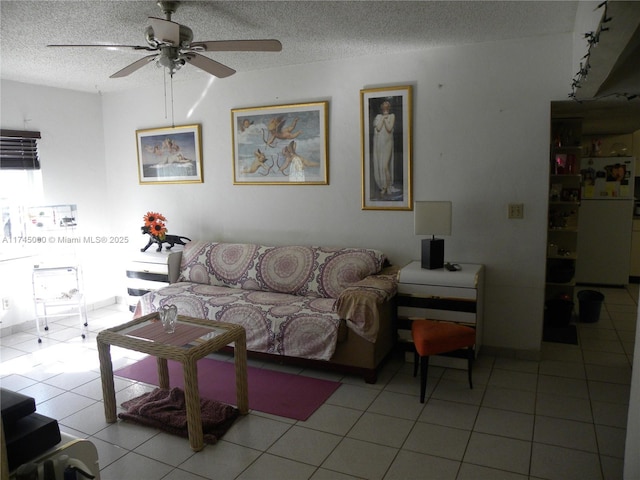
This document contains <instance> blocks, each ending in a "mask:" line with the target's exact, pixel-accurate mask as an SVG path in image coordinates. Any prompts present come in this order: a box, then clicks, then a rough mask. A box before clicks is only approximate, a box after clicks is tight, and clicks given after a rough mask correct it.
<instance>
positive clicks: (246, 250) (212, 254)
mask: <svg viewBox="0 0 640 480" xmlns="http://www.w3.org/2000/svg"><path fill="white" fill-rule="evenodd" d="M384 261H385V257H384V254H383V253H382V252H379V251H377V250H370V249H361V248H325V247H309V246H301V245H292V246H283V247H269V246H264V245H254V244H235V243H213V242H193V241H192V242H189V243H188V244H187V245H186V246H185V248H184V251H183V253H182V262H181V267H180V278H179V281H188V282H193V283H203V284H208V285H217V286H227V287H234V288H243V289H245V290H262V291H270V292H279V293H288V294H295V295H305V296H317V297H326V298H337V297H338V296H339V295H340V292H342V290H344V289H345V288H346V287H348V286H349V285H351V284H353V283H356V282H358V281H360V280H362V279H363V278H365V277H367V276H368V275H371V274H374V273H377V272H379V271H380V269H381V268H382V265H383V264H384Z"/></svg>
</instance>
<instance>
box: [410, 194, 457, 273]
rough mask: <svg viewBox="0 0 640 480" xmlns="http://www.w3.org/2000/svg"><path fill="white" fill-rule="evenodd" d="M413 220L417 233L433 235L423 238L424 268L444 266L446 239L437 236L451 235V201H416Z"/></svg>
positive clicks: (431, 268) (422, 263)
mask: <svg viewBox="0 0 640 480" xmlns="http://www.w3.org/2000/svg"><path fill="white" fill-rule="evenodd" d="M413 220H414V230H415V232H414V233H415V234H416V235H431V236H432V238H424V239H422V259H421V266H422V268H426V269H429V270H434V269H436V268H442V267H443V266H444V239H442V238H436V237H435V236H436V235H451V202H415V204H414V208H413Z"/></svg>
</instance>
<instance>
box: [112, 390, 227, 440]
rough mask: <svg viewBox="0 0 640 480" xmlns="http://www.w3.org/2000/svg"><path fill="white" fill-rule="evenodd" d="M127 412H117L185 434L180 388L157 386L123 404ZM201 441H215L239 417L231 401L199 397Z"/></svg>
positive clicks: (152, 425)
mask: <svg viewBox="0 0 640 480" xmlns="http://www.w3.org/2000/svg"><path fill="white" fill-rule="evenodd" d="M122 406H123V407H124V408H126V409H127V411H126V412H123V413H120V414H118V417H120V418H121V419H123V420H130V421H132V422H135V423H139V424H142V425H146V426H149V427H154V428H158V429H160V430H163V431H165V432H167V433H171V434H173V435H179V436H181V437H185V438H188V437H189V431H188V429H187V407H186V403H185V396H184V391H183V390H181V389H179V388H177V387H176V388H172V389H171V390H165V389H161V388H156V389H155V390H153V391H151V392H149V393H144V394H142V395H140V396H139V397H136V398H134V399H131V400H128V401H126V402H124V403H123V404H122ZM200 408H201V415H202V432H203V434H204V441H205V442H206V443H208V444H214V443H216V442H217V441H218V440H219V439H220V438H221V437H222V436H223V435H224V434H225V433H226V432H227V430H229V427H231V425H232V424H233V422H234V421H235V419H236V418H238V415H239V412H238V409H237V408H235V407H232V406H231V405H225V404H224V403H220V402H216V401H215V400H208V399H206V398H201V399H200Z"/></svg>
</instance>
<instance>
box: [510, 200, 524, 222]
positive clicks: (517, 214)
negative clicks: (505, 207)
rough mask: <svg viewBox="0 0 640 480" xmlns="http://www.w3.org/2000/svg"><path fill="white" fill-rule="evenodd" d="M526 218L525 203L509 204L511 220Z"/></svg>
mask: <svg viewBox="0 0 640 480" xmlns="http://www.w3.org/2000/svg"><path fill="white" fill-rule="evenodd" d="M515 218H524V203H510V204H509V219H515Z"/></svg>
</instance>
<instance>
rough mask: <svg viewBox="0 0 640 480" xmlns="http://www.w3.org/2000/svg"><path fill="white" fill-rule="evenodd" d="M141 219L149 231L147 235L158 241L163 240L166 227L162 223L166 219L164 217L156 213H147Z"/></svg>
mask: <svg viewBox="0 0 640 480" xmlns="http://www.w3.org/2000/svg"><path fill="white" fill-rule="evenodd" d="M143 219H144V226H145V227H147V228H148V229H149V233H150V234H151V235H153V236H154V237H157V238H159V239H160V240H164V237H165V235H166V234H167V226H166V225H165V223H164V222H166V221H167V219H166V218H165V217H164V215H162V214H161V213H157V212H147V214H146V215H145V216H144V217H143Z"/></svg>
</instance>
